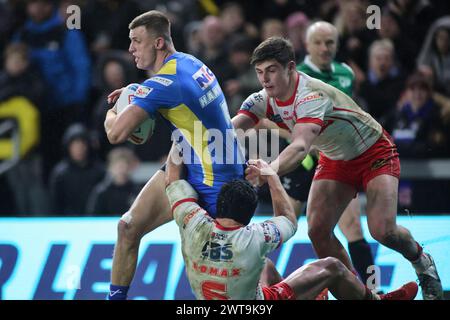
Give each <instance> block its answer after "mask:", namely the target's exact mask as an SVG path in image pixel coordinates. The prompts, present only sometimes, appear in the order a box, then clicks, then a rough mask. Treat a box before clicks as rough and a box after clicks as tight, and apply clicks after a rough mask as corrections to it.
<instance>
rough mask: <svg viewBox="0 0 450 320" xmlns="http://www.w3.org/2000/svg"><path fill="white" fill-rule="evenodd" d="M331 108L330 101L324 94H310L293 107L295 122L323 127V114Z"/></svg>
mask: <svg viewBox="0 0 450 320" xmlns="http://www.w3.org/2000/svg"><path fill="white" fill-rule="evenodd" d="M331 106H332V102H331V99H330V98H329V97H328V96H326V95H325V94H324V93H322V92H317V91H316V92H311V93H309V94H308V95H306V96H304V97H302V98H301V99H300V101H298V102H297V104H296V105H295V113H294V114H295V122H296V123H315V124H317V125H319V126H321V127H323V125H324V117H325V113H326V112H327V110H328V109H329V108H330V107H331Z"/></svg>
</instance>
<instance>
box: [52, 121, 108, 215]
mask: <svg viewBox="0 0 450 320" xmlns="http://www.w3.org/2000/svg"><path fill="white" fill-rule="evenodd" d="M63 144H64V147H65V148H66V151H67V157H66V158H65V159H64V160H62V161H60V162H59V163H58V164H57V165H56V167H55V168H54V169H53V171H52V173H51V176H50V195H51V200H52V205H53V213H54V214H56V215H85V214H86V205H87V202H88V198H89V195H90V193H91V191H92V190H93V189H94V186H95V185H96V184H97V183H98V182H100V181H101V180H102V179H103V177H104V175H105V170H104V166H103V165H102V164H101V163H99V162H97V161H95V160H94V159H93V158H92V153H91V150H90V149H91V146H90V142H89V135H88V132H87V130H86V129H85V127H84V126H82V125H80V124H73V125H72V126H70V127H69V128H68V129H67V131H66V133H65V134H64V137H63Z"/></svg>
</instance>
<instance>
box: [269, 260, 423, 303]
mask: <svg viewBox="0 0 450 320" xmlns="http://www.w3.org/2000/svg"><path fill="white" fill-rule="evenodd" d="M324 288H329V290H330V291H331V293H332V294H333V296H334V297H336V298H337V299H339V300H362V299H366V300H379V299H381V300H413V299H414V298H415V296H416V294H417V284H416V283H415V282H409V283H407V284H405V285H403V286H402V287H400V288H399V289H397V290H395V291H392V292H389V293H388V294H385V295H378V294H376V293H373V292H372V291H370V290H369V289H368V288H367V287H366V286H365V285H363V284H362V283H361V282H360V281H359V280H358V279H357V278H356V276H355V275H354V274H353V273H352V272H351V271H350V270H348V269H347V268H346V267H345V265H344V264H343V263H342V262H341V261H339V260H338V259H336V258H332V257H328V258H324V259H320V260H317V261H314V262H312V263H309V264H307V265H304V266H303V267H301V268H299V269H297V270H295V271H294V272H293V273H291V274H290V275H289V276H288V277H287V278H286V279H285V280H283V281H282V282H279V283H277V284H275V285H272V286H271V287H269V288H264V289H263V290H264V293H265V298H266V299H272V300H284V299H289V300H294V299H296V300H313V299H316V297H317V295H318V294H319V293H320V292H322V290H323V289H324Z"/></svg>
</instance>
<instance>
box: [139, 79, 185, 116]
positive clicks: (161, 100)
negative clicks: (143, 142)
mask: <svg viewBox="0 0 450 320" xmlns="http://www.w3.org/2000/svg"><path fill="white" fill-rule="evenodd" d="M181 101H182V96H181V92H180V88H179V85H178V83H177V81H176V75H161V74H158V75H155V76H153V77H151V78H150V79H147V80H145V81H144V82H143V83H142V84H141V85H139V87H138V88H137V90H136V93H135V94H134V97H133V99H132V100H131V104H134V105H137V106H139V107H141V108H142V109H144V110H145V111H147V113H148V114H149V116H150V117H151V118H154V117H155V116H156V112H157V110H158V109H159V108H162V107H165V108H170V107H174V106H176V105H178V104H180V102H181Z"/></svg>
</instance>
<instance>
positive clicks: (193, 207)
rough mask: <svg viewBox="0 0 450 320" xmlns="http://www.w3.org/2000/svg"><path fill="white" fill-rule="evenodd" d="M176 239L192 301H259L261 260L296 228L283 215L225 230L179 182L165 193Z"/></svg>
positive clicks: (263, 261)
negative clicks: (180, 249) (183, 262)
mask: <svg viewBox="0 0 450 320" xmlns="http://www.w3.org/2000/svg"><path fill="white" fill-rule="evenodd" d="M166 192H167V195H168V198H169V202H170V205H171V207H172V212H173V215H174V218H175V221H176V223H177V225H178V226H179V230H180V234H181V245H182V252H183V258H184V261H185V264H186V273H187V276H188V279H189V283H190V285H191V288H192V290H193V292H194V294H195V296H196V298H197V299H206V300H216V299H217V300H250V299H252V300H253V299H258V300H261V299H264V296H263V293H262V289H261V286H260V285H259V278H260V275H261V272H262V270H263V267H264V264H265V259H266V255H267V254H268V253H269V252H271V251H273V250H275V249H276V248H278V247H279V246H280V245H281V243H283V242H284V241H287V240H288V239H289V238H291V237H292V236H293V235H294V233H295V231H296V227H295V226H294V225H293V224H292V222H290V221H289V219H287V218H286V217H284V216H278V217H274V218H272V219H269V220H267V221H264V222H262V223H258V224H250V225H248V226H245V227H236V228H226V227H223V226H221V225H220V224H218V222H217V221H215V220H214V219H213V218H211V217H210V216H209V215H208V213H207V212H206V211H205V210H204V209H202V208H201V207H200V206H199V205H198V204H197V199H198V196H197V193H196V192H195V190H194V189H193V188H192V187H191V185H190V184H189V183H188V182H187V181H185V180H178V181H175V182H173V183H171V184H170V185H169V186H168V187H167V189H166Z"/></svg>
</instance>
